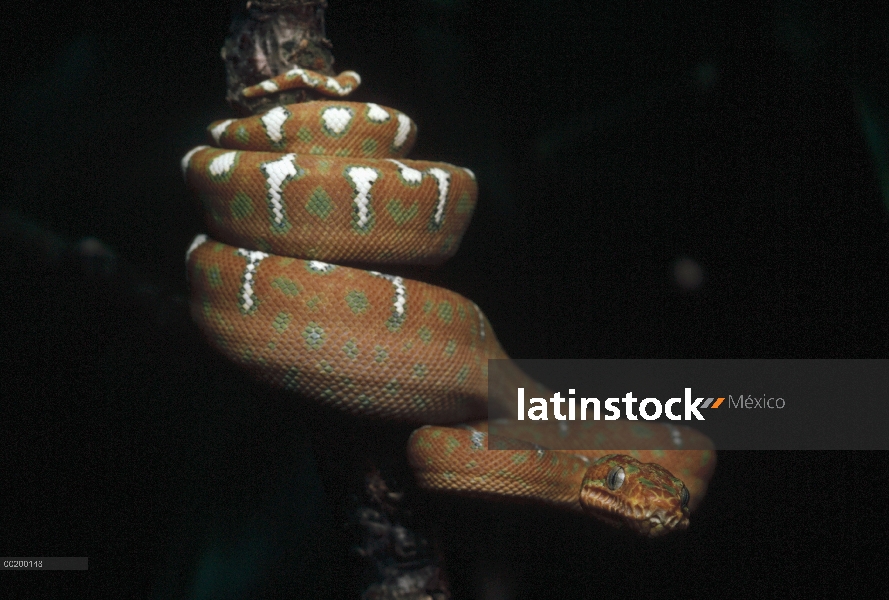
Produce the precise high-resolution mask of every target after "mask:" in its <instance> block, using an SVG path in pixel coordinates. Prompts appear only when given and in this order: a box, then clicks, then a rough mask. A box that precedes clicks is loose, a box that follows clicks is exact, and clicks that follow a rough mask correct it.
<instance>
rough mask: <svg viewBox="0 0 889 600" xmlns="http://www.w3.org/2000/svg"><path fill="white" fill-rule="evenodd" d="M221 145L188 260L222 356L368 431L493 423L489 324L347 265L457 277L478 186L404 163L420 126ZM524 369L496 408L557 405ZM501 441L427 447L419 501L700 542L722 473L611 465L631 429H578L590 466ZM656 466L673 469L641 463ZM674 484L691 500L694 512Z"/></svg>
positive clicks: (253, 121) (199, 166)
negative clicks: (518, 506)
mask: <svg viewBox="0 0 889 600" xmlns="http://www.w3.org/2000/svg"><path fill="white" fill-rule="evenodd" d="M359 83H360V78H359V77H358V75H357V74H355V73H352V72H344V73H342V74H340V75H339V76H338V77H327V76H324V75H321V74H318V73H314V72H312V71H308V70H306V69H293V70H291V71H289V72H288V73H285V74H282V75H280V76H278V77H276V78H274V79H272V80H268V81H265V82H262V83H261V84H258V85H256V86H252V87H250V88H247V89H245V90H244V92H243V93H244V95H245V96H246V97H259V96H263V95H267V94H272V93H275V92H277V91H282V90H285V89H292V88H294V87H306V88H311V89H313V90H314V91H317V92H320V93H322V94H325V95H328V96H334V97H341V96H344V95H345V94H347V93H348V92H350V91H351V90H352V89H354V88H355V87H356V86H357V85H358V84H359ZM208 129H209V133H210V137H211V139H212V141H213V143H214V144H215V145H216V146H217V147H208V146H199V147H197V148H195V149H193V150H192V151H190V152H189V153H188V154H186V156H185V157H184V158H183V159H182V168H183V173H184V175H185V179H186V182H187V185H188V187H189V188H190V189H191V191H192V192H193V194H194V195H195V197H196V198H197V199H198V200H199V202H200V203H201V204H202V207H203V208H204V214H205V220H206V224H207V228H208V229H209V231H210V234H211V236H212V238H211V237H208V236H204V235H201V236H198V237H197V238H195V241H194V242H193V243H192V245H191V247H190V248H189V250H188V253H187V263H188V274H189V282H190V287H191V298H190V304H191V312H192V316H193V318H194V320H195V321H196V322H197V324H198V325H199V327H200V328H201V329H202V330H203V332H204V334H205V335H206V337H207V339H208V340H209V341H210V343H211V344H212V345H213V346H214V347H215V348H216V349H218V350H219V351H220V352H221V353H222V354H223V355H224V356H226V357H227V358H228V359H229V360H230V361H232V362H234V363H236V364H238V365H240V366H241V367H242V368H244V369H245V370H246V371H247V372H248V373H250V374H251V375H252V376H254V377H255V378H256V379H258V380H259V381H262V382H264V383H266V384H268V385H271V386H275V387H279V388H284V389H287V390H290V391H292V392H294V393H296V394H297V395H298V396H300V397H303V398H306V399H308V400H311V401H314V402H318V403H321V404H325V405H328V406H331V407H335V408H337V409H339V410H342V411H345V412H348V413H351V414H355V415H362V416H372V417H377V418H382V419H387V420H400V421H407V422H414V423H418V424H424V423H425V424H454V423H460V422H464V421H471V420H477V419H482V418H484V417H485V416H486V414H487V402H488V401H489V399H488V361H489V360H490V359H499V358H507V356H506V354H505V353H504V351H503V349H502V348H501V347H500V344H499V343H498V341H497V338H496V336H495V334H494V331H493V329H492V327H491V324H490V323H489V322H488V320H487V319H486V318H485V316H484V315H483V314H482V312H481V311H480V310H479V309H478V307H477V306H476V305H475V304H474V303H472V302H471V301H469V300H467V299H466V298H464V297H462V296H460V295H459V294H456V293H454V292H451V291H448V290H445V289H443V288H439V287H436V286H432V285H429V284H425V283H422V282H419V281H413V280H409V279H406V278H402V277H397V276H392V275H386V274H383V273H379V272H375V271H363V270H360V269H355V268H350V267H346V266H338V265H337V264H334V263H349V264H367V265H386V264H389V265H393V264H439V263H441V262H443V261H445V260H447V258H448V257H450V256H451V255H453V253H454V252H456V250H457V247H458V245H459V243H460V240H461V238H462V236H463V233H464V231H465V229H466V227H467V226H468V224H469V220H470V218H471V216H472V212H473V210H474V208H475V203H476V197H477V186H476V183H475V177H474V175H473V174H472V172H471V171H469V170H468V169H463V168H460V167H455V166H453V165H449V164H446V163H437V162H430V161H411V160H408V159H405V158H403V157H404V156H405V155H406V154H407V152H408V151H409V150H410V148H411V146H412V145H413V143H414V140H415V138H416V126H415V125H414V123H413V122H412V121H411V120H410V119H409V118H407V117H406V116H405V115H404V114H403V113H400V112H399V111H396V110H394V109H391V108H387V107H382V106H379V105H376V104H361V103H354V102H345V101H342V100H333V101H330V102H307V103H303V104H298V105H290V106H278V107H274V108H272V109H270V110H268V111H267V112H265V113H263V114H261V115H256V116H253V117H248V118H245V119H230V120H226V121H217V122H215V123H213V124H212V125H211V126H210V127H209V128H208ZM507 364H508V365H509V368H511V374H510V375H509V376H507V377H505V378H504V379H505V380H504V381H501V382H500V385H501V388H499V389H496V390H493V392H492V394H493V396H492V398H491V401H494V402H509V399H510V397H511V394H513V393H514V389H515V388H516V387H520V386H524V387H526V388H531V389H533V388H537V389H540V388H539V386H538V384H536V383H535V382H533V381H531V380H530V379H529V378H528V377H527V376H526V375H525V374H524V373H522V372H521V371H520V370H519V369H518V368H516V367H514V366H513V365H512V364H511V363H507ZM510 390H512V392H510ZM484 431H485V424H483V423H476V424H474V425H473V427H472V428H470V429H459V428H454V427H432V426H427V427H423V428H421V429H418V430H417V431H416V432H414V434H413V435H412V436H411V439H410V441H409V443H408V457H409V461H410V463H411V465H412V466H413V468H414V470H415V474H416V477H417V481H418V482H419V484H420V485H421V486H423V487H425V488H428V489H431V490H440V491H451V492H454V493H459V494H465V495H475V496H482V497H490V498H502V499H508V500H512V501H532V502H537V503H541V504H544V505H549V506H555V507H560V508H564V509H568V510H573V511H578V512H587V513H588V514H590V515H592V516H594V517H596V518H598V519H600V520H602V521H604V522H608V523H612V524H619V525H623V526H629V527H631V528H632V529H634V530H636V531H638V532H640V533H643V534H646V535H651V536H653V535H659V534H661V533H664V532H666V531H669V530H671V529H681V528H683V527H684V526H686V525H687V523H688V520H687V514H688V510H689V506H691V507H692V508H693V507H694V506H695V505H696V503H697V502H699V501H700V498H701V496H703V493H704V490H706V485H707V481H708V480H709V478H710V476H711V474H712V472H713V466H714V465H715V456H714V454H713V452H712V445H709V440H706V438H704V440H705V442H704V443H702V444H699V445H698V446H696V447H691V446H688V447H686V448H687V449H683V450H670V451H664V452H660V453H655V452H653V451H627V452H625V453H623V452H622V454H632V455H634V456H635V457H636V458H633V457H631V456H610V457H609V458H607V459H603V458H602V456H603V454H606V453H605V452H603V450H606V449H611V448H614V447H625V448H632V447H633V442H634V440H635V441H638V439H639V437H634V436H639V435H640V434H645V435H648V434H649V433H650V432H649V431H648V430H645V429H640V428H639V426H638V425H630V424H628V423H626V422H622V423H616V424H609V425H608V426H607V427H603V426H601V425H598V426H596V427H594V428H590V429H586V428H582V427H576V428H575V432H576V434H577V435H580V436H586V438H585V439H586V440H587V442H588V444H589V445H588V446H586V447H592V448H599V450H595V451H583V452H581V451H549V450H543V449H538V448H537V446H535V445H534V444H535V443H538V442H537V441H535V438H534V437H533V435H532V434H530V433H529V434H528V439H529V441H527V442H523V441H520V440H516V439H512V438H503V440H504V441H505V442H507V447H509V448H511V449H510V450H508V451H503V450H498V451H488V450H486V449H485V445H484V444H481V443H480V440H481V439H483V437H484V436H485V435H487V434H486V433H484ZM674 433H675V432H674ZM516 435H519V436H522V435H524V434H523V433H517V434H516ZM534 435H536V434H534ZM658 435H665V434H664V433H663V432H660V433H659V434H658ZM480 436H481V437H480ZM495 438H497V436H495V435H493V434H492V436H491V439H492V440H494V439H495ZM497 439H500V438H497ZM540 441H545V440H540ZM538 445H539V446H544V445H545V444H539V443H538ZM665 447H669V446H665ZM612 454H613V453H612ZM637 459H638V460H637ZM648 459H651V460H652V462H656V463H658V464H650V463H644V462H639V461H646V460H648ZM602 461H605V462H602ZM609 461H610V462H609ZM615 461H618V462H620V463H621V465H623V466H621V467H619V468H621V469H623V471H622V472H623V473H624V475H622V477H623V479H622V485H621V487H618V488H615V489H609V492H610V493H604V492H602V490H601V487H602V486H601V482H602V481H603V476H604V477H605V479H604V481H605V482H606V484H607V483H608V474H607V473H606V474H605V475H603V474H602V473H601V471H602V470H603V469H606V468H607V469H609V472H611V471H613V470H614V469H617V468H618V467H616V466H615V464H616V463H615ZM670 471H673V472H675V473H678V474H681V476H682V477H683V479H685V481H686V482H687V483H688V484H689V485H688V488H690V489H691V490H692V492H693V495H692V499H691V503H690V504H689V501H688V498H687V497H685V498H684V500H683V494H687V488H686V486H685V484H683V483H682V482H681V481H679V480H677V479H676V478H675V477H673V476H672V475H671V474H670ZM614 477H616V476H615V475H614V474H613V473H612V474H611V478H612V479H614ZM606 487H608V486H607V485H606ZM677 497H678V498H679V501H680V504H682V507H681V508H680V509H678V512H677V509H676V501H677ZM683 511H684V512H683ZM680 513H681V514H680ZM683 515H684V517H683Z"/></svg>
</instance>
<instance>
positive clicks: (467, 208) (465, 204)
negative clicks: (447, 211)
mask: <svg viewBox="0 0 889 600" xmlns="http://www.w3.org/2000/svg"><path fill="white" fill-rule="evenodd" d="M472 208H473V204H472V199H471V198H470V197H469V194H468V193H467V192H463V193H462V194H461V195H460V198H459V199H458V200H457V214H458V215H465V214H467V213H471V212H472Z"/></svg>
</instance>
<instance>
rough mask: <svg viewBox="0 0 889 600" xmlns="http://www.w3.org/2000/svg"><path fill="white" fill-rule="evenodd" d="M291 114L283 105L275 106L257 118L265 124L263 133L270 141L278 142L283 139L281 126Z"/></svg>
mask: <svg viewBox="0 0 889 600" xmlns="http://www.w3.org/2000/svg"><path fill="white" fill-rule="evenodd" d="M291 116H292V115H291V113H290V111H289V110H287V109H286V108H284V107H283V106H276V107H275V108H273V109H272V110H270V111H269V112H267V113H265V114H264V115H262V116H261V117H260V118H259V120H260V121H262V124H263V126H265V134H266V135H267V136H268V138H269V139H270V140H271V141H272V143H274V144H278V143H280V142H281V140H283V139H284V129H283V126H284V123H285V122H286V121H287V119H289V118H290V117H291Z"/></svg>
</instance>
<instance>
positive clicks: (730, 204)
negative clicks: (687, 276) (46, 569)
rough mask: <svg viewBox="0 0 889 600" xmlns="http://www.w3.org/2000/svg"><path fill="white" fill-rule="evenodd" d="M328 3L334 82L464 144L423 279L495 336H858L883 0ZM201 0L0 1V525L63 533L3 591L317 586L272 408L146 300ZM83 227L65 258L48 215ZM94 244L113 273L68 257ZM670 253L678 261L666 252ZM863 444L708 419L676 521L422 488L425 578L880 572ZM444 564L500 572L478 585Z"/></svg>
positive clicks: (710, 341)
mask: <svg viewBox="0 0 889 600" xmlns="http://www.w3.org/2000/svg"><path fill="white" fill-rule="evenodd" d="M330 3H331V7H330V9H329V10H328V20H327V33H328V37H330V38H331V39H332V40H333V42H334V44H335V47H334V52H335V56H336V58H337V67H338V69H339V70H342V69H347V68H349V69H355V70H357V71H358V72H359V73H361V75H362V77H363V81H364V84H363V87H362V88H361V90H360V91H359V93H358V95H357V96H356V99H357V100H361V101H374V102H378V103H382V104H385V105H389V106H392V107H396V108H399V109H401V110H403V111H404V112H406V113H407V114H408V115H410V116H411V117H412V118H413V119H414V120H415V121H416V122H417V124H418V126H419V131H420V137H419V141H418V144H417V147H416V149H415V151H414V153H413V155H412V156H413V157H414V158H427V159H436V160H444V161H447V162H452V163H455V164H459V165H464V166H467V167H470V168H471V169H473V170H474V171H475V173H476V174H477V176H478V179H479V181H480V201H479V207H478V210H477V213H476V216H475V218H474V221H473V224H472V225H471V227H470V229H469V231H468V233H467V234H466V237H465V240H464V243H463V246H462V248H461V250H460V252H459V253H458V255H457V256H456V257H455V258H454V259H453V260H452V261H450V262H449V263H448V264H447V265H446V266H445V267H444V268H442V269H441V270H439V271H438V272H436V273H434V274H432V275H431V276H430V277H429V280H430V281H433V282H434V283H437V284H440V285H443V286H446V287H449V288H451V289H454V290H457V291H459V292H460V293H462V294H463V295H465V296H467V297H469V298H472V299H474V300H475V301H476V302H477V303H478V304H479V305H480V306H481V307H482V309H483V310H484V311H485V312H486V313H487V315H488V317H489V318H490V320H491V322H492V323H493V324H494V326H495V327H496V330H497V334H498V336H499V338H500V340H501V341H502V343H503V345H504V347H505V348H506V350H507V351H508V352H509V353H510V354H512V355H514V356H518V357H541V358H623V357H640V358H654V357H659V358H686V357H696V358H771V357H789V358H814V357H820V358H839V357H843V358H863V357H871V358H886V356H887V345H889V342H887V340H889V335H887V334H889V312H887V302H886V296H887V294H886V292H887V286H889V219H887V200H889V127H887V124H889V117H887V116H889V69H887V57H889V19H887V17H886V15H885V11H881V10H880V9H878V8H875V9H874V10H873V12H871V13H869V14H866V13H860V12H859V13H855V12H850V11H849V10H848V9H843V10H840V9H838V8H828V6H829V5H828V3H826V2H823V3H822V2H816V3H814V4H813V3H795V2H790V1H774V2H763V3H756V2H754V3H743V5H742V4H741V3H716V4H714V3H707V2H699V1H687V2H682V3H647V4H646V5H645V6H644V7H639V6H636V5H635V4H633V3H627V5H626V6H624V5H620V6H613V5H611V4H609V3H588V2H579V1H577V2H542V1H540V0H521V1H515V2H506V1H496V2H486V3H481V2H468V1H460V0H451V1H446V0H437V1H432V0H401V1H397V2H374V1H349V2H347V1H345V0H330ZM229 14H230V13H229V9H228V6H227V3H226V2H216V3H209V2H202V3H195V2H185V3H182V2H170V1H157V2H152V3H138V6H134V5H133V4H132V3H119V4H118V3H110V2H97V3H91V4H90V5H88V6H87V5H85V4H83V3H74V2H56V3H40V4H30V3H20V4H18V5H16V6H14V7H13V8H11V9H7V14H6V15H5V17H4V20H3V22H2V25H0V26H2V28H3V34H2V36H0V39H2V44H3V52H2V56H3V57H4V59H5V60H4V63H5V65H6V69H5V71H6V73H5V74H6V82H5V85H4V87H3V94H2V109H3V115H4V121H3V122H4V125H3V128H2V133H3V138H4V139H3V146H2V149H3V150H2V152H3V154H2V160H3V165H4V169H3V190H2V194H3V195H2V208H4V209H7V210H11V211H13V212H4V213H3V215H2V225H3V227H2V232H3V235H4V238H3V239H4V245H3V258H2V260H0V265H2V281H3V286H2V287H3V296H2V302H3V304H2V306H3V310H2V315H3V316H2V327H3V331H2V336H3V337H2V339H3V341H4V347H3V350H2V354H0V357H2V365H3V371H2V380H0V381H2V383H0V386H2V387H0V390H2V398H0V401H2V406H3V410H2V416H0V423H2V424H0V435H2V438H0V439H2V442H3V453H2V457H3V467H2V469H0V473H2V475H0V489H2V495H0V498H2V500H0V502H2V506H0V531H2V532H3V533H2V536H0V554H3V555H5V556H89V557H90V563H91V565H90V570H89V571H88V572H58V573H17V574H9V573H7V574H4V577H3V580H4V581H3V584H4V585H6V586H9V585H10V584H11V585H12V586H13V587H14V588H17V590H18V592H19V594H20V595H22V596H23V597H47V596H48V595H49V594H53V595H57V596H58V597H73V596H75V595H76V594H77V593H79V592H86V593H89V595H90V597H141V598H195V599H198V598H260V597H262V598H278V597H288V598H289V597H338V596H340V595H343V590H342V589H341V588H338V585H337V584H338V577H339V573H338V571H337V565H338V563H337V557H338V554H337V550H336V549H332V548H331V547H330V545H331V544H330V543H329V535H328V532H330V531H331V530H332V529H334V528H336V527H338V526H339V524H338V523H335V522H334V521H333V520H332V519H331V516H330V512H329V510H328V509H327V504H326V501H325V498H324V496H323V492H322V491H321V489H320V487H319V485H318V483H317V479H316V478H315V476H314V473H315V467H314V462H313V459H312V455H311V453H310V452H309V450H308V442H307V436H306V428H305V425H304V423H303V421H302V419H301V410H302V409H301V408H300V407H299V406H294V405H291V404H287V403H277V402H270V401H269V397H268V395H266V394H265V393H264V391H263V390H256V389H255V386H253V385H252V384H251V383H250V382H249V381H247V380H246V379H244V378H242V377H241V376H240V375H239V374H238V373H235V372H232V369H231V368H230V367H229V366H227V365H226V364H225V363H224V362H223V361H222V360H221V359H220V358H218V357H217V356H215V355H213V354H212V353H210V352H209V351H208V350H207V349H206V348H205V346H204V345H203V344H202V342H201V341H200V339H199V338H198V337H197V335H196V333H195V331H194V329H193V327H191V325H190V324H189V323H188V321H187V320H185V319H184V318H183V316H182V315H183V311H184V305H183V304H182V302H183V300H182V299H183V297H184V293H185V281H184V268H183V255H184V250H185V248H186V247H187V245H188V243H189V241H190V240H191V238H192V237H193V235H194V234H195V233H196V232H198V231H201V230H202V225H201V221H200V218H199V215H198V213H197V211H196V208H195V207H194V206H193V204H192V203H191V202H190V200H189V199H188V198H187V197H186V195H185V190H184V186H183V184H182V183H181V179H180V170H179V159H180V157H181V156H182V155H183V154H184V153H185V152H186V151H187V150H188V149H189V148H191V147H192V146H193V145H195V144H197V143H200V142H202V141H203V135H204V133H203V128H204V127H205V126H206V124H207V123H209V122H210V121H212V120H214V119H217V118H223V117H226V116H228V115H229V114H230V113H229V111H228V109H227V107H226V106H225V105H224V102H223V101H222V98H223V95H224V89H225V88H224V73H223V66H222V62H221V60H220V59H219V48H220V47H221V45H222V41H223V38H224V36H225V34H226V32H227V28H228V22H229ZM22 219H24V220H22ZM27 223H30V224H32V225H34V226H35V227H36V229H29V227H28V226H27V225H26V224H27ZM47 232H55V233H56V234H58V235H59V236H61V237H60V238H53V237H52V236H51V235H49V234H48V233H47ZM89 236H93V237H95V238H97V239H98V240H101V243H98V242H96V243H92V242H90V243H86V244H84V245H82V246H80V247H79V248H80V251H81V253H83V252H86V253H92V254H94V255H96V260H95V261H93V262H90V261H84V260H83V259H82V255H81V258H78V259H72V258H71V257H70V255H68V254H66V253H65V252H62V251H60V250H59V249H64V247H65V243H64V242H65V240H67V241H69V242H72V243H73V242H76V241H77V240H81V239H83V238H85V237H89ZM108 251H113V252H115V253H116V255H117V256H119V257H120V260H119V261H118V262H117V263H114V264H115V265H117V266H118V267H119V268H120V269H123V270H124V271H125V272H128V273H129V272H130V271H129V269H130V268H132V273H135V274H134V275H132V276H127V277H123V278H121V277H112V276H109V277H107V278H104V279H103V274H105V273H106V271H107V270H108V267H109V263H108V261H107V259H105V258H103V256H107V252H108ZM677 263H680V264H682V265H686V266H687V267H689V268H690V270H691V271H694V270H695V269H696V268H700V269H701V273H702V276H703V279H702V283H701V284H700V285H699V286H697V287H694V286H691V288H690V287H689V286H688V285H680V283H679V282H678V280H677V278H676V276H675V266H676V264H677ZM126 265H129V267H126ZM85 267H86V271H85V270H84V268H85ZM841 402H842V399H838V403H839V404H840V405H841ZM886 459H887V454H886V453H885V452H881V453H841V452H831V453H809V452H806V453H801V452H800V453H788V452H780V453H777V452H773V453H734V452H724V453H722V454H720V456H719V465H718V467H717V472H716V476H715V478H714V480H713V482H712V486H711V491H710V493H709V494H708V497H707V499H706V501H705V503H704V505H703V506H702V508H701V510H700V511H699V512H698V513H697V514H695V515H693V518H692V528H691V529H690V530H689V531H688V532H687V533H686V534H684V535H680V536H673V537H671V538H670V539H666V540H660V541H656V542H655V543H650V542H648V541H643V540H636V539H630V538H628V537H626V536H622V535H618V534H615V533H613V532H611V531H606V530H603V529H602V528H601V527H599V526H598V525H596V524H593V523H586V522H578V519H576V518H572V517H564V516H561V515H550V514H542V512H541V511H539V510H525V509H516V508H513V507H499V506H494V507H490V508H488V507H485V506H483V505H479V504H473V503H470V504H469V505H468V506H466V507H463V508H464V509H465V510H464V511H463V513H465V514H460V513H456V514H457V516H454V514H451V513H444V514H445V516H450V517H451V518H452V519H453V520H452V521H451V522H449V523H448V524H447V529H448V531H451V530H453V533H454V535H459V533H460V531H461V530H462V531H463V533H464V537H463V538H457V539H458V540H462V541H449V542H448V544H449V546H450V548H451V549H452V557H451V559H450V560H451V564H453V565H455V569H454V570H455V575H454V577H455V580H456V583H455V585H456V587H457V589H458V591H462V592H463V593H464V594H465V595H466V596H470V597H487V598H500V597H505V598H509V597H517V598H530V597H545V596H553V595H554V596H558V597H566V598H567V597H589V596H593V595H596V596H598V595H601V594H621V595H623V596H627V597H633V596H634V595H639V594H641V593H643V592H644V593H646V594H652V595H657V594H664V595H667V596H672V595H683V596H691V597H693V596H698V595H712V594H713V593H718V592H722V593H741V594H745V595H746V594H754V593H755V594H758V595H762V594H765V595H776V596H811V595H835V594H837V593H840V592H842V591H843V590H846V589H848V588H849V587H850V586H861V587H862V588H863V589H862V591H867V592H869V593H868V594H865V595H875V594H878V593H880V591H882V592H883V593H884V592H885V586H886V585H887V577H886V574H885V571H886V570H885V565H886V551H885V538H886V533H887V526H886V521H887V517H889V513H887V491H889V489H887V487H889V486H887V482H886V476H885V473H886V467H885V465H886ZM458 505H459V503H458ZM455 510H456V509H455ZM476 573H499V574H500V575H498V577H499V579H496V581H495V582H494V583H491V584H490V586H489V590H493V591H490V592H489V593H488V594H487V595H485V594H484V593H482V592H481V591H480V590H481V587H482V585H483V584H482V583H479V582H480V581H481V580H482V578H483V575H476ZM492 581H494V580H492ZM497 581H499V583H496V582H497ZM497 590H501V592H502V593H500V594H499V595H498V594H497V593H496V592H497ZM10 597H11V596H10Z"/></svg>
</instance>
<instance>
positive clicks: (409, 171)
mask: <svg viewBox="0 0 889 600" xmlns="http://www.w3.org/2000/svg"><path fill="white" fill-rule="evenodd" d="M386 160H388V161H389V162H391V163H395V164H396V165H398V171H399V173H401V178H402V179H404V180H405V181H406V182H408V183H412V184H418V183H420V182H421V181H423V172H422V171H418V170H417V169H414V168H413V167H409V166H407V165H406V164H404V163H402V162H399V161H397V160H395V159H394V158H387V159H386Z"/></svg>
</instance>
